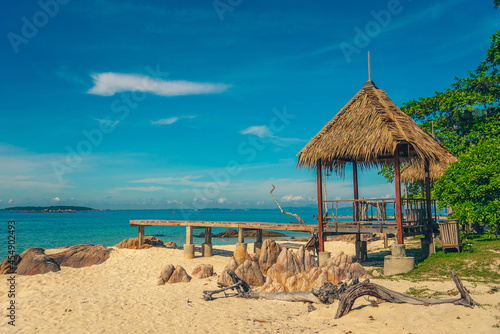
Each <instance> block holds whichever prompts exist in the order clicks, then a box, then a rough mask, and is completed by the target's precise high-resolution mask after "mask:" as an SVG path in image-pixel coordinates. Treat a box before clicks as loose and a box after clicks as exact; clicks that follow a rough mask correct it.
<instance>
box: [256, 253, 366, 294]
mask: <svg viewBox="0 0 500 334" xmlns="http://www.w3.org/2000/svg"><path fill="white" fill-rule="evenodd" d="M309 256H310V255H309ZM306 268H309V269H306ZM354 276H357V277H359V278H360V279H361V280H362V279H365V278H368V277H369V275H368V273H367V272H366V270H365V269H364V268H363V267H362V266H361V265H360V264H359V263H352V259H351V257H350V256H348V255H346V254H344V253H343V252H340V253H339V254H338V255H336V256H334V257H331V258H329V259H328V260H327V261H326V263H325V265H324V266H322V267H320V268H319V267H316V266H315V265H313V263H312V262H311V261H310V260H309V259H308V253H307V252H305V253H303V252H302V250H301V249H299V250H298V251H297V253H293V252H291V251H289V250H282V251H281V253H280V255H279V257H278V259H277V261H276V263H275V264H274V265H273V266H272V267H271V268H270V269H269V270H268V272H267V278H266V282H265V284H264V286H263V287H262V288H261V290H262V291H269V292H279V291H287V292H293V291H310V290H311V289H312V288H314V287H321V286H323V284H324V283H325V282H331V283H333V284H338V283H340V282H341V281H347V280H350V279H351V278H352V277H354Z"/></svg>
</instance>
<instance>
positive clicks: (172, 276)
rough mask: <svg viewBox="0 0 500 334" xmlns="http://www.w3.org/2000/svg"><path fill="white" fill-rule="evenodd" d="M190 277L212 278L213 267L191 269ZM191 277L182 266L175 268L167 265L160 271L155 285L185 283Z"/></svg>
mask: <svg viewBox="0 0 500 334" xmlns="http://www.w3.org/2000/svg"><path fill="white" fill-rule="evenodd" d="M191 276H193V277H196V278H199V279H201V278H207V277H211V276H214V267H213V266H212V265H211V264H199V265H197V266H196V267H195V268H194V269H193V272H192V273H191ZM191 276H189V275H188V273H187V272H186V269H184V268H183V267H182V266H177V267H175V266H173V265H171V264H167V265H166V266H165V267H163V269H162V270H161V273H160V277H158V283H157V284H158V285H164V284H165V283H166V284H172V283H182V282H184V283H187V282H190V281H191Z"/></svg>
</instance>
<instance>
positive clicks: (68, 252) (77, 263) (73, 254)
mask: <svg viewBox="0 0 500 334" xmlns="http://www.w3.org/2000/svg"><path fill="white" fill-rule="evenodd" d="M111 251H112V248H108V247H106V246H104V245H96V246H94V245H74V246H69V247H67V248H66V249H65V250H64V251H62V252H59V253H55V254H52V255H51V257H52V258H54V260H55V261H56V262H57V263H58V264H59V265H60V266H64V267H71V268H82V267H90V266H93V265H95V264H101V263H103V262H104V261H106V260H107V259H108V258H109V256H110V254H111Z"/></svg>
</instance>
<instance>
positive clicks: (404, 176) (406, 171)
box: [401, 153, 457, 183]
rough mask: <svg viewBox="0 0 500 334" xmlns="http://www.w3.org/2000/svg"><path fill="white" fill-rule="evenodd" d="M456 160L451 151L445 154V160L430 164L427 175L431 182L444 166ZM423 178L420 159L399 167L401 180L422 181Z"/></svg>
mask: <svg viewBox="0 0 500 334" xmlns="http://www.w3.org/2000/svg"><path fill="white" fill-rule="evenodd" d="M455 161H457V158H455V156H453V155H452V154H451V153H450V154H449V155H448V156H447V158H446V160H445V161H441V162H440V163H439V164H436V163H435V164H431V165H430V166H429V167H430V168H429V171H430V173H429V177H430V180H431V182H434V181H436V180H437V179H439V178H440V177H441V176H442V175H443V173H444V171H445V170H446V168H448V166H449V165H450V164H451V163H452V162H455ZM424 179H425V173H424V164H423V161H422V160H419V161H412V162H410V163H408V164H406V165H405V166H404V167H403V168H402V169H401V182H405V183H408V182H415V181H423V180H424Z"/></svg>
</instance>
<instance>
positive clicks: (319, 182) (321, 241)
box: [316, 160, 325, 252]
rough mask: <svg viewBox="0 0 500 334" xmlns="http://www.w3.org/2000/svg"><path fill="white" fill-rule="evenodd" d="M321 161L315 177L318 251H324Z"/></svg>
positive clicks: (317, 165) (318, 163) (317, 166)
mask: <svg viewBox="0 0 500 334" xmlns="http://www.w3.org/2000/svg"><path fill="white" fill-rule="evenodd" d="M321 169H322V168H321V160H318V162H317V164H316V177H317V188H318V189H317V190H318V193H317V194H318V238H319V251H320V252H324V251H325V237H324V235H323V187H322V183H323V182H322V174H321V172H322V170H321Z"/></svg>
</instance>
